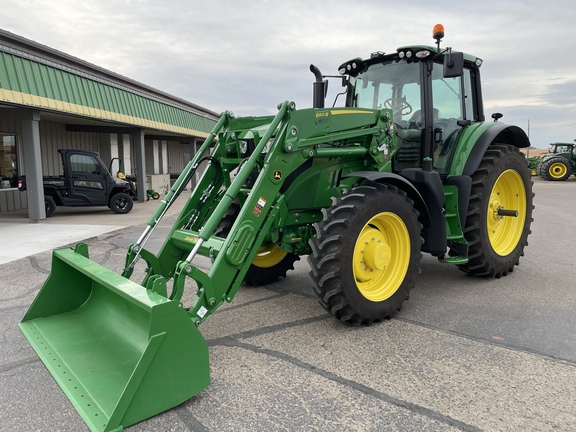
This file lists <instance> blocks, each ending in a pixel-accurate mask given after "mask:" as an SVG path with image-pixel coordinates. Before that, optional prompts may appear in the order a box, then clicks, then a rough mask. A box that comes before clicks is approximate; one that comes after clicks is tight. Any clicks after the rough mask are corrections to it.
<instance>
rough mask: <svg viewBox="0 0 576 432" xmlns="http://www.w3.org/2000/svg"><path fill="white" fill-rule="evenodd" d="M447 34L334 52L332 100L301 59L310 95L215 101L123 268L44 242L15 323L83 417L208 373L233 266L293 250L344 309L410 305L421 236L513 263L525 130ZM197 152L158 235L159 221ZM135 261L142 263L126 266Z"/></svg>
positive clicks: (338, 310)
mask: <svg viewBox="0 0 576 432" xmlns="http://www.w3.org/2000/svg"><path fill="white" fill-rule="evenodd" d="M443 35H444V33H443V29H442V28H440V27H437V28H435V31H434V38H435V39H436V46H435V47H434V46H426V45H422V46H406V47H402V48H399V49H397V50H396V51H393V52H391V53H389V54H384V53H383V52H375V53H373V54H372V55H370V57H369V58H367V59H361V58H356V59H352V60H350V61H347V62H345V63H343V64H342V65H341V66H340V68H339V72H340V74H341V77H342V83H343V85H344V86H345V93H346V97H345V104H344V106H342V107H331V108H326V107H325V105H324V102H325V101H324V100H325V94H326V83H327V82H326V81H325V80H324V78H326V77H325V76H323V75H322V74H321V72H320V71H319V69H318V68H317V67H315V66H311V71H312V72H313V73H314V74H315V76H316V82H315V83H314V85H313V87H314V95H313V108H307V109H296V106H295V104H294V103H291V102H288V101H286V102H284V103H281V104H280V105H279V106H278V113H277V114H276V115H275V116H263V117H235V116H234V115H233V114H232V113H231V112H224V113H223V114H222V117H221V118H220V120H219V121H218V123H217V124H216V126H215V127H214V130H213V132H212V133H211V134H210V136H209V137H208V139H207V140H206V141H205V142H204V144H203V145H202V147H201V148H200V149H199V151H198V153H197V155H196V156H195V157H194V158H193V160H192V161H191V162H190V163H189V164H188V165H187V166H186V168H185V169H184V171H183V173H182V174H181V176H180V177H179V179H178V180H177V181H176V182H175V184H174V185H173V187H172V189H171V190H170V191H169V192H168V194H167V196H166V198H165V200H163V201H162V202H161V203H160V205H159V207H158V209H157V210H156V212H155V213H154V214H153V215H152V217H151V218H150V221H149V222H148V225H147V227H146V229H145V230H144V232H143V233H142V235H141V236H140V238H139V239H138V240H137V241H136V243H134V244H132V245H131V246H130V247H129V249H128V252H127V255H126V261H125V268H124V270H123V272H122V274H117V273H115V272H113V271H111V270H109V269H106V268H105V267H103V266H101V265H99V264H97V263H95V262H93V261H92V260H90V259H89V258H88V247H87V246H86V245H85V244H79V245H77V246H76V247H75V248H74V249H70V248H65V249H58V250H55V251H54V252H53V262H52V272H51V274H50V276H49V277H48V280H47V281H46V283H45V284H44V286H43V288H42V290H41V291H40V293H39V294H38V296H37V298H36V299H35V301H34V303H33V304H32V306H31V307H30V309H29V310H28V312H27V313H26V315H25V317H24V319H23V321H22V323H21V324H20V327H21V329H22V331H23V332H24V334H25V335H26V337H27V338H28V340H29V341H30V343H31V345H32V346H33V347H34V348H35V349H36V351H37V353H38V355H39V356H40V358H41V359H42V360H43V362H44V363H45V365H46V366H47V368H48V369H49V370H50V372H51V373H52V375H53V376H54V377H55V379H56V380H57V381H58V383H59V384H60V386H61V387H62V388H63V390H64V392H65V393H66V395H67V396H68V397H69V399H70V400H71V401H72V403H73V404H74V406H75V407H76V409H77V410H78V411H79V412H80V414H81V415H82V417H83V418H84V420H85V421H86V423H87V424H88V425H89V426H90V428H91V429H92V430H105V431H109V430H115V429H120V428H121V427H125V426H128V425H131V424H134V423H136V422H138V421H141V420H143V419H145V418H147V417H150V416H152V415H155V414H157V413H159V412H162V411H164V410H166V409H169V408H171V407H174V406H176V405H178V404H180V403H182V402H183V401H185V400H186V399H188V398H190V397H191V396H193V395H194V394H197V393H198V392H200V391H201V390H203V389H204V388H206V387H207V386H208V385H209V383H210V377H209V364H208V349H207V344H206V341H205V340H204V338H203V337H202V335H201V334H200V331H199V329H200V328H201V325H202V323H203V322H204V320H206V319H207V318H208V317H210V316H211V315H212V314H213V313H214V312H215V311H216V310H217V309H218V307H220V306H221V305H222V304H224V303H229V302H231V301H232V300H233V299H234V296H235V294H236V293H237V290H238V289H239V287H240V286H241V284H242V283H243V282H245V283H248V284H251V285H258V284H267V283H270V282H272V281H274V280H276V279H278V278H280V277H284V276H286V275H287V272H288V271H289V270H291V269H292V268H293V264H294V262H295V261H296V260H298V259H299V258H300V257H302V256H308V262H309V264H310V280H311V289H312V291H313V292H314V293H315V294H316V296H317V297H318V301H319V303H320V305H321V307H322V308H324V309H325V310H326V311H327V312H328V313H330V314H332V315H334V316H335V317H336V318H337V319H338V320H340V321H342V322H343V323H347V324H352V325H355V324H356V325H369V324H371V323H374V322H379V321H381V320H383V319H385V318H387V317H389V316H391V315H393V314H394V313H396V311H398V310H399V309H400V308H401V307H402V304H403V303H404V301H406V300H407V299H408V297H409V295H410V290H411V289H412V288H413V287H414V285H415V283H416V279H417V275H418V273H419V264H420V260H421V257H422V253H427V254H430V255H432V256H434V257H437V259H438V260H439V261H441V262H443V263H446V264H447V265H455V266H458V268H460V269H461V270H463V271H464V272H466V273H469V274H471V275H477V276H483V277H494V278H500V277H502V276H506V275H508V274H509V273H511V272H512V271H513V270H514V268H515V266H516V265H518V264H519V261H520V258H521V257H522V256H523V255H524V248H525V246H526V245H527V244H528V240H527V239H528V235H529V234H530V225H531V222H532V209H533V193H532V180H531V177H530V171H529V170H528V167H527V165H526V161H525V159H524V157H523V156H522V155H521V153H520V151H519V148H525V147H528V146H529V140H528V137H527V136H526V134H525V133H524V132H523V131H522V129H520V128H519V127H517V126H509V125H505V124H503V123H502V122H500V121H498V120H499V118H500V117H502V115H501V114H493V115H492V118H493V119H494V121H485V115H484V109H483V104H482V97H481V96H482V91H481V84H480V66H481V64H482V61H481V60H480V59H479V58H477V57H475V56H472V55H467V54H463V53H461V52H456V51H454V50H452V49H450V48H441V47H440V40H441V39H442V37H443ZM207 152H209V156H204V155H205V154H206V153H207ZM201 166H202V167H203V168H204V174H203V176H202V177H201V179H200V180H199V181H198V183H197V186H196V188H195V189H194V191H193V192H192V193H191V196H190V198H189V199H188V201H187V203H186V204H185V205H184V208H183V210H182V212H181V213H180V215H179V216H178V217H177V220H176V222H175V224H174V225H173V227H172V229H171V231H170V232H169V234H168V235H167V238H166V239H165V242H164V244H163V246H162V247H161V249H160V251H159V252H158V253H156V254H154V253H152V252H150V251H149V250H147V249H146V248H145V245H146V243H147V241H148V239H150V238H151V235H152V233H153V231H154V229H155V227H157V226H158V223H159V221H160V220H161V219H162V217H163V216H164V214H165V213H166V211H167V210H168V208H169V207H170V206H171V205H172V203H173V202H174V200H176V199H177V198H178V196H179V195H180V194H181V192H182V191H183V190H184V187H185V186H186V184H188V183H189V181H190V179H191V177H192V176H193V175H194V173H195V172H196V170H197V169H198V168H199V167H201ZM199 256H205V257H209V259H210V263H211V266H210V268H209V269H208V270H206V269H205V263H206V260H203V262H202V265H198V264H195V261H196V262H197V258H198V257H199ZM138 260H143V261H144V262H145V264H146V265H145V266H144V267H145V268H146V270H145V276H144V277H143V280H141V281H140V282H134V281H132V280H130V277H131V276H132V275H133V274H136V273H135V272H134V269H135V264H136V262H137V261H138ZM188 291H191V294H192V296H190V295H187V296H184V293H185V292H188ZM187 298H188V299H189V298H192V300H191V301H190V300H189V301H185V299H187Z"/></svg>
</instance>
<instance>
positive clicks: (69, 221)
mask: <svg viewBox="0 0 576 432" xmlns="http://www.w3.org/2000/svg"><path fill="white" fill-rule="evenodd" d="M186 193H187V192H183V193H182V197H181V198H180V199H179V200H177V201H176V202H175V203H174V205H173V206H172V207H171V208H170V209H169V211H168V213H167V215H168V216H169V215H173V214H176V213H178V212H179V211H180V209H181V208H182V205H183V204H184V199H185V198H186ZM161 199H162V198H161ZM161 199H160V200H150V201H144V202H138V201H135V202H134V207H133V209H132V211H131V212H130V213H128V214H115V213H113V212H112V211H111V210H110V209H109V208H107V207H57V209H56V213H55V214H54V215H53V216H52V217H50V218H48V219H46V220H45V221H43V222H39V223H32V222H30V220H29V219H28V212H27V210H20V211H16V212H9V213H0V245H1V246H0V264H6V263H9V262H11V261H15V260H18V259H20V258H24V257H27V256H30V255H35V254H37V253H40V252H44V251H48V250H52V249H55V248H58V247H61V246H65V245H68V244H73V243H77V242H79V241H82V240H85V239H89V238H93V237H97V236H100V235H103V234H106V233H110V232H113V231H117V230H120V229H122V228H126V227H128V226H134V225H141V224H145V223H146V222H148V220H149V219H150V217H151V216H152V214H153V213H154V211H155V210H156V208H157V206H158V205H159V203H160V201H161ZM135 240H136V239H134V241H135Z"/></svg>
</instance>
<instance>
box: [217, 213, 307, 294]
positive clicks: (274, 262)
mask: <svg viewBox="0 0 576 432" xmlns="http://www.w3.org/2000/svg"><path fill="white" fill-rule="evenodd" d="M239 213H240V205H239V204H238V203H237V202H235V203H233V204H232V205H231V206H230V207H229V208H228V211H227V212H226V214H225V215H224V217H223V218H222V220H221V221H220V223H219V224H218V227H217V228H216V230H215V232H214V235H215V236H217V237H222V238H226V237H228V234H229V233H230V229H231V228H232V225H234V222H235V221H236V218H237V217H238V214H239ZM299 260H300V257H299V256H298V255H296V254H293V253H289V252H283V251H282V250H281V249H280V246H278V245H277V244H276V243H272V244H269V245H262V246H261V247H260V248H259V249H258V253H257V254H256V256H255V257H254V260H252V264H251V265H250V267H249V268H248V271H247V272H246V276H244V283H245V284H246V285H251V286H254V287H256V286H261V285H267V284H270V283H272V282H275V281H277V280H278V279H279V278H281V277H282V278H284V277H286V273H287V272H288V271H289V270H294V263H295V262H296V261H299Z"/></svg>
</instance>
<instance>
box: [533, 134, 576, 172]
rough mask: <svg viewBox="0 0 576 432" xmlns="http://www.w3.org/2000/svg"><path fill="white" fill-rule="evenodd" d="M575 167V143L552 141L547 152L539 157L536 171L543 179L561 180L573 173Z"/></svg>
mask: <svg viewBox="0 0 576 432" xmlns="http://www.w3.org/2000/svg"><path fill="white" fill-rule="evenodd" d="M575 167H576V144H575V143H552V144H550V148H549V150H548V153H546V154H545V155H543V156H542V158H541V159H540V162H539V163H538V165H537V167H536V172H537V174H538V175H539V176H540V177H542V178H543V179H545V180H551V181H563V180H566V179H567V178H568V177H570V174H573V173H574V168H575ZM575 175H576V174H575Z"/></svg>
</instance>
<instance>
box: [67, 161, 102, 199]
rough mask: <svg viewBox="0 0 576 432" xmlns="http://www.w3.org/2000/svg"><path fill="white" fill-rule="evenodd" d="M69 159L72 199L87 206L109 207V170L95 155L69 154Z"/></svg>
mask: <svg viewBox="0 0 576 432" xmlns="http://www.w3.org/2000/svg"><path fill="white" fill-rule="evenodd" d="M68 159H69V160H68V167H69V172H68V177H69V194H70V197H71V198H75V199H77V200H78V199H79V200H82V201H84V202H85V205H107V204H108V203H107V195H106V179H105V178H104V177H105V175H106V173H107V170H106V169H104V167H103V166H102V165H101V164H100V161H99V160H98V159H97V158H95V157H94V156H93V155H90V154H77V153H72V154H69V155H68Z"/></svg>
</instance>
